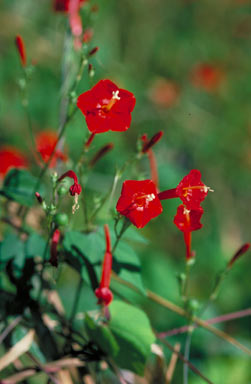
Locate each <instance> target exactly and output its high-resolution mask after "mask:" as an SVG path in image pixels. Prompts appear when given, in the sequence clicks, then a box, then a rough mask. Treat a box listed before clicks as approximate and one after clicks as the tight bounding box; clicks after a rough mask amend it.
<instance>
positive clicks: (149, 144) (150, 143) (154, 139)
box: [142, 131, 163, 153]
mask: <svg viewBox="0 0 251 384" xmlns="http://www.w3.org/2000/svg"><path fill="white" fill-rule="evenodd" d="M162 136H163V131H159V132H157V133H156V134H155V135H154V136H153V137H152V138H151V139H150V140H149V141H146V140H145V138H143V137H144V135H143V137H142V140H143V141H145V144H144V145H143V148H142V153H146V152H147V151H148V150H149V149H150V148H152V147H153V146H154V145H155V144H156V143H157V142H158V141H159V140H160V139H161V138H162Z"/></svg>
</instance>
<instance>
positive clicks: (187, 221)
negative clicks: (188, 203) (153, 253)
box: [174, 205, 203, 260]
mask: <svg viewBox="0 0 251 384" xmlns="http://www.w3.org/2000/svg"><path fill="white" fill-rule="evenodd" d="M202 215H203V209H202V208H201V207H199V208H197V209H191V210H188V209H187V208H186V207H185V206H184V205H180V206H179V207H178V209H177V213H176V216H175V217H174V224H175V225H176V226H177V227H178V229H179V230H180V231H182V232H183V234H184V241H185V245H186V259H187V260H189V259H191V257H192V251H191V243H192V235H191V232H192V231H196V230H198V229H200V228H201V227H202V224H201V222H200V219H201V216H202Z"/></svg>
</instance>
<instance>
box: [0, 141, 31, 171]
mask: <svg viewBox="0 0 251 384" xmlns="http://www.w3.org/2000/svg"><path fill="white" fill-rule="evenodd" d="M27 167H28V161H27V160H26V158H25V156H24V155H23V154H22V153H21V152H19V150H18V149H16V148H14V147H11V146H6V147H2V148H0V178H4V177H5V175H6V174H7V173H8V172H9V170H10V169H11V168H27Z"/></svg>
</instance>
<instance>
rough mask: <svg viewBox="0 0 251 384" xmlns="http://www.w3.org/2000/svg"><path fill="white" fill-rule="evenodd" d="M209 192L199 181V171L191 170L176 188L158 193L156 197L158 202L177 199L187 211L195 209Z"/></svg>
mask: <svg viewBox="0 0 251 384" xmlns="http://www.w3.org/2000/svg"><path fill="white" fill-rule="evenodd" d="M209 190H211V189H210V188H209V187H207V186H206V185H205V184H204V183H203V182H202V181H201V173H200V171H198V170H197V169H192V170H191V171H190V172H189V174H188V175H186V176H185V177H184V178H183V179H182V180H181V182H180V183H179V184H178V185H177V187H176V188H173V189H168V190H166V191H163V192H160V193H159V194H158V197H159V199H160V200H165V199H171V198H174V197H179V198H180V199H181V200H182V202H183V204H184V205H185V206H186V208H187V209H197V208H199V207H200V204H201V202H202V201H203V200H204V199H205V197H206V196H207V194H208V191H209ZM211 191H212V190H211Z"/></svg>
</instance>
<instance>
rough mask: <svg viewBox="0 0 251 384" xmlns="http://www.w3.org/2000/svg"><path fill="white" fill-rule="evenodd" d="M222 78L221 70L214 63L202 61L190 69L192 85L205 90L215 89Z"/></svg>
mask: <svg viewBox="0 0 251 384" xmlns="http://www.w3.org/2000/svg"><path fill="white" fill-rule="evenodd" d="M222 80H223V72H222V70H221V69H220V68H218V67H216V66H214V65H211V64H207V63H202V64H199V65H197V66H196V67H195V68H194V69H193V70H192V75H191V81H192V83H193V85H194V86H195V87H197V88H201V89H204V90H205V91H207V92H212V91H216V90H217V89H218V88H219V86H220V85H221V83H222Z"/></svg>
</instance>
